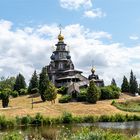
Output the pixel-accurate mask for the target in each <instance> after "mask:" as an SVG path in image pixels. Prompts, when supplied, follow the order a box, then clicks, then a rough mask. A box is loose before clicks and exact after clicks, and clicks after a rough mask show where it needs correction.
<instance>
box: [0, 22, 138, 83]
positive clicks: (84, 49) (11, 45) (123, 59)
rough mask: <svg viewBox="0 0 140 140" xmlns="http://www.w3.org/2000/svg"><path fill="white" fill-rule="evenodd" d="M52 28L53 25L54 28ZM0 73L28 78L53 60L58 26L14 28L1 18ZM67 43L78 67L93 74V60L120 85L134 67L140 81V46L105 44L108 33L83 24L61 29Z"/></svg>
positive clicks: (101, 73) (107, 80)
mask: <svg viewBox="0 0 140 140" xmlns="http://www.w3.org/2000/svg"><path fill="white" fill-rule="evenodd" d="M52 27H53V28H52ZM0 33H1V35H0V76H11V75H17V74H18V73H19V72H21V73H23V75H24V76H25V77H26V79H27V80H28V79H29V78H30V76H31V75H32V73H33V71H34V69H36V70H37V71H40V70H41V68H42V67H43V66H45V65H48V64H49V62H50V56H51V53H52V51H51V46H52V45H55V44H56V43H57V35H58V33H59V30H58V27H57V26H56V25H55V24H53V25H50V26H49V25H47V24H46V25H42V26H41V25H40V26H37V27H34V28H32V27H25V28H24V29H22V28H20V29H14V30H12V23H11V22H9V21H4V20H1V21H0ZM62 33H63V35H64V36H65V43H67V44H68V45H69V46H70V51H71V56H72V60H73V62H74V64H75V67H76V68H78V69H82V70H83V72H84V74H85V75H87V76H88V74H90V68H91V61H92V60H94V63H95V66H96V69H97V72H96V73H97V74H99V76H100V77H101V78H103V79H104V81H105V83H106V84H109V83H110V81H111V79H112V77H114V78H115V80H116V81H117V82H118V83H119V84H120V83H121V82H122V77H123V75H127V76H128V75H129V72H130V70H131V69H132V70H133V71H134V73H135V74H136V75H137V78H138V80H139V82H140V74H139V69H140V63H139V62H140V56H139V54H140V46H139V45H138V46H134V47H131V48H127V47H125V46H123V45H122V44H120V43H110V44H109V43H108V45H107V44H104V43H103V41H102V38H107V39H109V40H110V39H111V35H110V34H109V33H107V32H103V31H99V32H97V31H96V32H95V31H92V30H90V29H87V28H85V27H84V26H82V25H80V24H73V25H67V26H66V27H64V29H63V30H62Z"/></svg>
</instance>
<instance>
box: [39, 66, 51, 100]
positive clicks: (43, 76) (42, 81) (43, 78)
mask: <svg viewBox="0 0 140 140" xmlns="http://www.w3.org/2000/svg"><path fill="white" fill-rule="evenodd" d="M48 84H49V78H48V75H47V68H46V67H43V68H42V71H41V73H40V76H39V93H40V95H41V99H42V101H43V102H45V101H46V100H47V99H46V96H45V91H46V89H47V88H48Z"/></svg>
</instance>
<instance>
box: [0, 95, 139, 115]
mask: <svg viewBox="0 0 140 140" xmlns="http://www.w3.org/2000/svg"><path fill="white" fill-rule="evenodd" d="M128 98H139V99H140V97H131V96H128V95H123V96H122V97H121V99H119V100H120V101H125V100H126V99H128ZM31 102H32V101H31V98H28V96H23V97H18V98H13V99H10V103H9V106H10V107H9V108H7V109H3V108H2V107H1V101H0V115H5V116H7V117H14V116H17V115H18V116H23V115H27V114H30V115H34V114H36V113H41V114H43V115H45V116H50V117H56V116H59V115H61V114H62V113H63V112H64V111H67V112H71V113H72V114H73V115H114V114H115V113H121V114H137V115H140V113H139V112H137V113H128V112H124V111H120V110H118V109H117V108H116V107H114V106H112V105H110V103H111V102H112V100H105V101H98V102H97V104H85V103H80V102H71V103H66V104H60V103H58V100H56V103H55V104H53V105H52V104H51V102H41V99H40V97H36V98H34V108H33V109H32V108H31Z"/></svg>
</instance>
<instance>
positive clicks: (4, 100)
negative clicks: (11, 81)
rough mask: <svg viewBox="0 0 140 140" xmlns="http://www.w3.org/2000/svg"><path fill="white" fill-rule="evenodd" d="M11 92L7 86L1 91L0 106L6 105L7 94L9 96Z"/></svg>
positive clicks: (7, 102) (7, 100) (7, 101)
mask: <svg viewBox="0 0 140 140" xmlns="http://www.w3.org/2000/svg"><path fill="white" fill-rule="evenodd" d="M11 92H12V90H11V89H9V88H6V89H4V90H2V91H1V93H0V97H1V99H2V106H3V108H5V107H8V104H9V96H10V94H11Z"/></svg>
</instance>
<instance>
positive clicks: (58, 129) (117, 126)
mask: <svg viewBox="0 0 140 140" xmlns="http://www.w3.org/2000/svg"><path fill="white" fill-rule="evenodd" d="M85 127H89V128H90V130H91V131H94V130H95V129H98V128H100V129H104V130H105V131H107V130H108V129H111V130H112V131H114V132H119V133H123V134H126V135H140V122H122V123H119V122H113V123H112V122H106V123H104V122H99V123H93V124H89V123H83V124H72V125H52V126H43V127H42V126H38V127H31V126H30V127H19V128H15V129H8V130H1V131H0V136H2V135H3V134H5V133H11V132H17V133H20V134H22V135H23V136H24V138H25V140H32V139H33V138H35V139H39V140H41V139H42V138H44V139H43V140H58V138H60V137H61V135H63V136H64V135H70V134H72V133H75V132H77V131H80V130H82V128H85Z"/></svg>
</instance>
